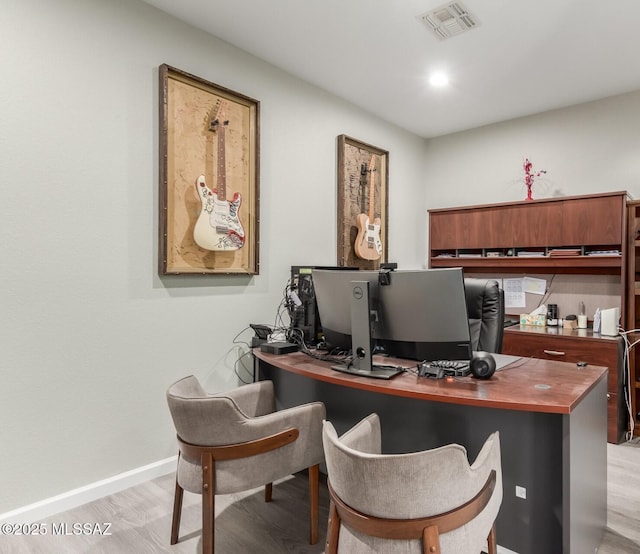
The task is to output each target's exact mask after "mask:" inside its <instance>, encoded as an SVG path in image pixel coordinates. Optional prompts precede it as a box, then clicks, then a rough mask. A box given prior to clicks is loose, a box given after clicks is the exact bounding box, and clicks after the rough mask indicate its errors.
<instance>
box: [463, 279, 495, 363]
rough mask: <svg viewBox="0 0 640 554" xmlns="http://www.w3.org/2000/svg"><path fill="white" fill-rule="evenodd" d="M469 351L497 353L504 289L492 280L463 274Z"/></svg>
mask: <svg viewBox="0 0 640 554" xmlns="http://www.w3.org/2000/svg"><path fill="white" fill-rule="evenodd" d="M464 289H465V296H466V299H467V313H468V315H469V333H470V335H471V348H472V350H482V351H484V352H493V353H497V354H500V353H501V352H502V335H503V331H504V291H503V290H502V289H501V288H500V285H499V284H498V281H496V280H494V279H473V278H471V277H465V280H464Z"/></svg>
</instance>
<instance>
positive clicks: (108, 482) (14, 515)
mask: <svg viewBox="0 0 640 554" xmlns="http://www.w3.org/2000/svg"><path fill="white" fill-rule="evenodd" d="M177 460H178V456H172V457H170V458H166V459H164V460H160V461H158V462H153V463H152V464H148V465H146V466H142V467H138V468H135V469H132V470H130V471H125V472H124V473H120V474H119V475H114V476H113V477H109V478H108V479H103V480H102V481H96V482H95V483H91V484H89V485H85V486H84V487H80V488H77V489H73V490H70V491H67V492H64V493H62V494H58V495H57V496H52V497H51V498H45V499H44V500H40V501H39V502H34V503H33V504H29V505H28V506H23V507H22V508H17V509H16V510H11V511H10V512H5V513H4V514H0V523H33V522H35V521H40V520H42V519H46V518H48V517H51V516H52V515H55V514H59V513H60V512H66V511H67V510H71V509H72V508H76V507H77V506H81V505H82V504H86V503H87V502H92V501H93V500H98V499H99V498H103V497H105V496H109V495H110V494H114V493H116V492H119V491H121V490H124V489H128V488H129V487H133V486H134V485H138V484H140V483H144V482H145V481H150V480H151V479H155V478H156V477H160V476H162V475H167V474H168V473H172V472H174V471H175V470H176V463H177Z"/></svg>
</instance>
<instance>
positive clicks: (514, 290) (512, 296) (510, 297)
mask: <svg viewBox="0 0 640 554" xmlns="http://www.w3.org/2000/svg"><path fill="white" fill-rule="evenodd" d="M502 282H503V285H504V306H505V308H524V307H525V305H526V303H525V296H524V279H522V278H519V279H503V281H502Z"/></svg>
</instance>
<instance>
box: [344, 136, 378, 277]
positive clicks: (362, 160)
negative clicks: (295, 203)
mask: <svg viewBox="0 0 640 554" xmlns="http://www.w3.org/2000/svg"><path fill="white" fill-rule="evenodd" d="M388 177H389V153H388V152H387V151H386V150H383V149H381V148H377V147H375V146H371V145H370V144H366V143H364V142H361V141H358V140H356V139H353V138H351V137H348V136H346V135H340V136H338V217H337V222H338V229H337V236H338V245H337V248H338V256H337V258H338V260H337V263H338V265H339V266H353V267H359V268H361V269H378V268H379V267H380V264H383V263H386V262H387V261H388V246H387V244H388V240H387V237H388V225H387V224H388V215H387V212H388V206H389V204H388V198H389V191H388Z"/></svg>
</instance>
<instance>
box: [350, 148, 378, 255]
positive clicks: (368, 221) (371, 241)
mask: <svg viewBox="0 0 640 554" xmlns="http://www.w3.org/2000/svg"><path fill="white" fill-rule="evenodd" d="M363 165H364V164H363ZM375 165H376V161H375V157H374V155H373V154H372V155H371V160H369V169H368V170H367V171H368V172H369V214H368V215H367V214H359V215H358V217H356V226H357V227H358V234H357V235H356V240H355V242H354V244H353V249H354V250H355V254H356V256H358V258H362V259H363V260H378V259H379V258H380V256H382V242H381V241H380V218H379V217H376V218H375V219H374V217H373V215H374V203H373V194H374V191H375V180H374V178H373V172H374V171H375Z"/></svg>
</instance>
